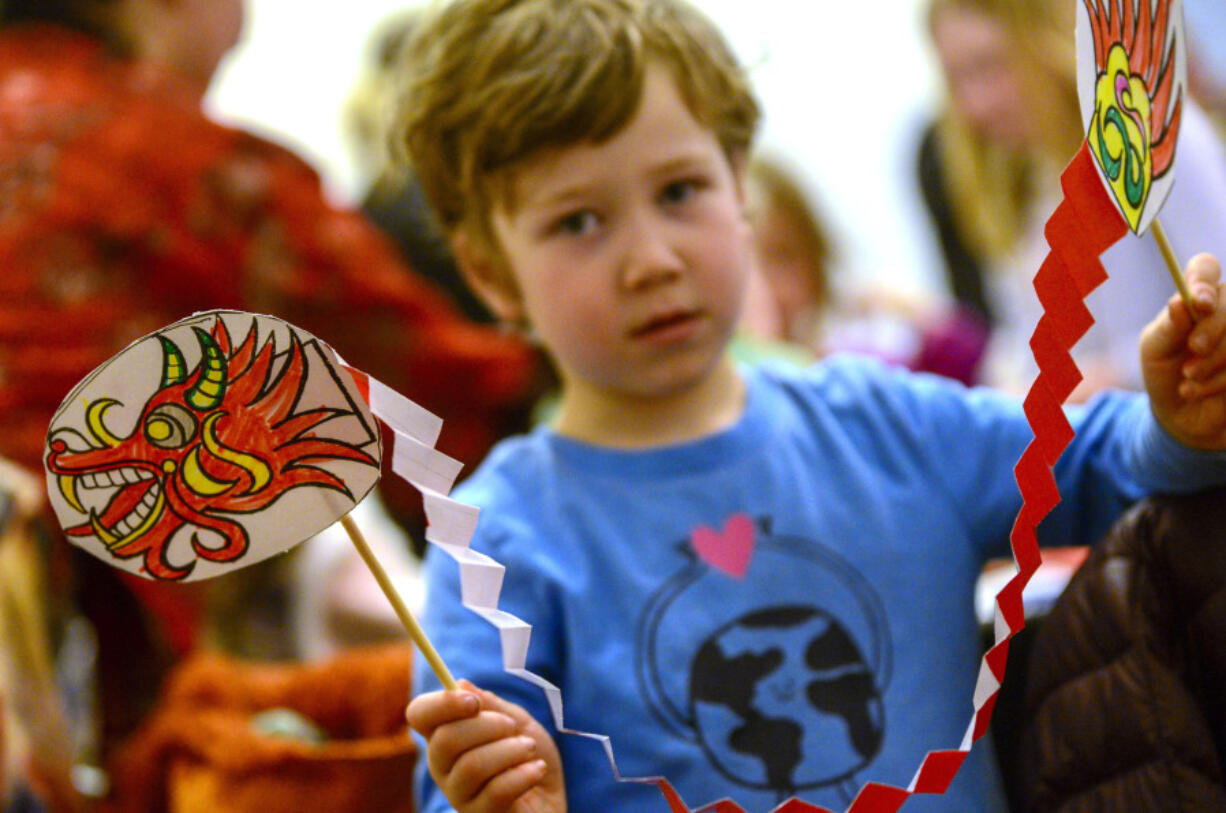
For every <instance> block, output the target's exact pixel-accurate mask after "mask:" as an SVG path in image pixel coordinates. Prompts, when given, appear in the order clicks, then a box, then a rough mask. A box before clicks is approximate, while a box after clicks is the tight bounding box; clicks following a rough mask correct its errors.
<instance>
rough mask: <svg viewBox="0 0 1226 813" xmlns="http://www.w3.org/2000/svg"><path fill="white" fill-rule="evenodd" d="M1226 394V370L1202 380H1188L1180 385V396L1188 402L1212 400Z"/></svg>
mask: <svg viewBox="0 0 1226 813" xmlns="http://www.w3.org/2000/svg"><path fill="white" fill-rule="evenodd" d="M1223 392H1226V370H1218V371H1217V372H1216V373H1215V374H1213V375H1211V376H1209V377H1207V378H1201V379H1195V380H1191V379H1190V380H1186V381H1182V382H1180V384H1179V395H1180V396H1181V397H1183V398H1185V399H1187V400H1192V399H1195V398H1211V397H1213V396H1215V395H1221V394H1222V393H1223Z"/></svg>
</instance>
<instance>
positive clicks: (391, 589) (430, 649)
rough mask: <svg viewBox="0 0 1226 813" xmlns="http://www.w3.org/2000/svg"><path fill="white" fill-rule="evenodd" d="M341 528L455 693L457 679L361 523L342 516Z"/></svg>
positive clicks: (406, 627)
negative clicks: (401, 595)
mask: <svg viewBox="0 0 1226 813" xmlns="http://www.w3.org/2000/svg"><path fill="white" fill-rule="evenodd" d="M341 525H343V526H344V528H345V531H346V533H348V534H349V538H350V539H351V540H353V546H354V547H355V548H357V549H358V553H359V554H360V555H361V557H362V560H363V561H364V562H366V566H367V567H368V568H370V572H371V573H372V574H373V575H374V577H375V581H377V582H378V583H379V587H381V588H382V589H383V594H384V595H385V596H387V600H388V601H390V602H391V603H392V609H393V610H395V611H396V615H397V616H398V617H399V618H400V623H401V624H404V628H405V629H406V630H408V631H409V637H411V638H412V639H413V643H415V644H417V648H418V649H420V650H421V654H423V655H425V656H426V661H427V662H428V663H429V664H430V668H431V669H433V670H434V674H435V675H436V676H437V677H438V679H439V682H440V683H442V684H443V688H444V689H447V690H448V691H452V690H454V689H455V688H456V682H455V678H453V677H452V676H451V672H450V670H448V669H447V664H445V663H443V659H442V658H440V657H439V654H438V652H437V651H436V650H435V649H434V644H432V643H430V639H429V638H427V637H426V633H425V630H423V629H422V628H421V626H420V625H419V624H418V623H417V619H416V618H414V617H413V614H412V613H411V612H409V608H408V607H407V606H406V605H405V603H404V599H402V598H401V597H400V594H399V593H398V592H396V586H395V585H393V584H392V580H391V579H390V578H388V576H387V571H386V570H384V569H383V564H382V563H381V562H380V561H379V558H378V557H377V556H375V552H374V551H372V550H371V549H370V545H368V544H366V537H364V536H362V532H361V530H359V529H358V524H357V523H356V522H354V521H353V517H351V516H349V515H348V514H346V515H345V516H343V517H341Z"/></svg>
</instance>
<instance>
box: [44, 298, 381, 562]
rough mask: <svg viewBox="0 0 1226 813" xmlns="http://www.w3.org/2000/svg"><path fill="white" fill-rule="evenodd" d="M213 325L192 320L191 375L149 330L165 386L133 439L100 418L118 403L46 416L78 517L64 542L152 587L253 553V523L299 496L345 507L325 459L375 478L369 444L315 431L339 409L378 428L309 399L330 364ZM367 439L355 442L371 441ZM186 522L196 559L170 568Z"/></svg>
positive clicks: (345, 490)
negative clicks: (313, 491) (322, 493)
mask: <svg viewBox="0 0 1226 813" xmlns="http://www.w3.org/2000/svg"><path fill="white" fill-rule="evenodd" d="M211 321H212V326H211V330H205V329H203V328H202V327H201V326H200V325H199V324H193V325H190V331H191V333H192V335H194V339H195V343H196V344H197V345H198V348H199V360H198V361H197V363H196V364H195V366H194V367H189V364H188V362H187V361H186V358H185V355H184V351H183V349H182V348H181V347H180V345H179V344H178V343H176V341H174V340H173V339H172V338H170V337H169V336H168V335H167V334H166V333H164V332H163V333H158V334H154V336H155V337H156V341H157V343H158V345H159V346H160V356H161V364H160V368H161V372H160V383H159V384H158V386H157V389H156V391H155V392H153V393H152V395H150V396H149V397H148V398H147V399H146V400H145V401H144V402H143V404H142V405H141V406H140V410H139V414H138V416H137V417H136V419H135V422H134V423H133V424H132V426H131V429H130V430H129V431H127V432H126V433H123V432H121V431H120V430H118V429H117V428H116V425H115V423H114V422H112V421H111V420H110V419H109V417H108V415H109V414H110V413H111V412H112V410H114V409H115V408H116V407H119V406H122V402H121V401H120V399H119V398H116V397H115V396H114V394H113V393H107V392H103V393H89V392H87V391H83V392H81V393H79V394H76V395H77V397H78V398H80V399H81V400H80V403H81V404H82V405H83V413H81V415H80V417H78V418H77V419H76V421H75V422H74V421H71V420H69V421H63V422H59V421H57V422H53V424H52V431H51V433H50V434H49V436H48V443H47V455H46V461H45V462H46V468H47V471H48V477H49V478H54V481H55V490H56V491H58V494H59V495H60V496H61V497H62V499H63V503H64V504H65V507H66V509H70V510H71V511H72V512H75V513H76V515H78V516H79V517H82V518H83V521H80V522H77V523H75V524H73V523H69V522H65V523H64V524H65V530H66V531H67V533H68V534H69V535H70V537H72V538H76V539H80V540H82V541H93V540H96V542H98V543H101V546H102V548H103V550H104V551H105V553H106V554H109V556H110V557H114V558H115V559H120V560H129V559H135V558H136V557H143V558H142V559H141V565H142V567H141V570H142V571H143V572H142V575H147V576H151V577H153V578H157V579H172V580H179V579H184V578H186V577H187V576H188V575H189V574H190V573H191V572H192V570H193V568H194V567H195V565H196V562H197V560H201V559H202V560H207V561H209V562H215V563H233V562H237V561H238V560H239V559H241V558H243V557H244V556H246V555H247V554H248V552H249V548H250V547H251V539H250V532H249V528H248V518H250V517H253V516H255V515H258V514H259V513H260V512H263V511H265V510H266V509H268V508H269V507H270V506H272V505H273V504H274V503H277V502H278V501H279V500H281V499H282V497H284V496H285V495H286V494H287V493H288V492H290V491H291V490H293V489H298V488H300V487H303V486H315V487H318V488H322V489H328V490H332V491H334V492H338V493H339V494H340V495H342V496H343V498H344V499H345V501H346V502H347V503H350V504H352V502H353V501H354V494H353V492H352V490H351V488H350V484H349V483H347V482H346V479H345V478H344V477H342V476H340V475H339V474H338V473H336V472H335V471H332V470H329V469H328V468H325V467H323V465H322V464H326V463H330V462H335V461H351V462H353V463H357V464H359V465H360V466H362V467H369V468H371V469H373V471H374V472H375V476H377V470H378V451H377V449H375V450H374V451H373V453H372V451H370V450H368V449H367V448H362V445H360V444H355V443H354V439H353V438H342V437H329V436H327V435H326V433H325V432H323V431H321V430H323V429H325V427H324V425H325V424H329V423H330V422H332V421H334V420H336V419H337V418H338V417H342V416H345V415H349V416H350V417H357V418H358V419H359V423H362V424H367V425H373V422H370V421H368V420H366V419H365V418H364V417H363V416H361V415H360V414H358V412H357V407H356V405H355V404H354V403H352V402H349V403H344V404H342V405H339V406H338V405H324V404H315V405H312V406H304V405H303V403H302V400H303V398H302V396H303V394H304V392H305V391H306V390H307V381H308V375H309V373H310V372H311V366H312V363H314V364H315V365H319V366H326V365H320V364H319V362H320V359H319V358H317V359H315V360H314V361H313V362H309V361H308V355H307V353H306V351H305V350H304V347H303V343H302V340H301V339H300V337H299V336H298V335H297V333H295V332H294V331H293V330H289V331H288V345H289V347H288V351H287V352H285V353H283V354H280V355H279V354H278V353H277V352H276V342H275V337H274V335H273V334H272V333H271V332H270V333H269V335H267V336H266V337H265V339H264V340H263V342H262V343H261V342H260V341H259V340H257V329H256V328H257V324H256V320H255V319H254V318H253V319H252V321H251V323H250V328H249V330H248V332H247V335H246V338H245V339H244V340H243V342H242V344H241V345H240V346H238V347H237V348H232V346H231V342H230V337H229V332H228V330H227V328H226V325H225V322H224V321H223V320H222V318H221V317H220V316H214V317H213V318H212V320H211ZM180 324H182V323H180ZM180 332H182V331H180ZM139 344H140V343H138V344H137V345H133V348H129V350H132V349H134V348H136V347H137V346H138V345H139ZM127 352H128V351H125V354H126V353H127ZM125 354H121V355H120V356H118V357H116V361H117V362H122V360H123V357H124V355H125ZM148 355H149V354H148V352H146V353H145V354H144V356H145V358H146V359H148ZM146 364H147V362H146ZM330 383H333V384H335V383H336V382H330ZM343 389H344V388H343V387H341V388H339V390H340V391H342V392H343ZM70 398H71V397H70ZM66 403H67V402H66ZM74 423H75V425H74ZM57 424H58V425H57ZM370 439H371V438H370V434H369V433H367V434H365V435H360V440H361V441H366V442H367V443H366V444H365V445H369V441H370ZM375 442H376V443H377V438H376V441H375ZM367 479H369V478H367ZM360 496H361V495H360V494H359V497H360ZM87 497H88V499H86V498H87ZM61 520H63V516H61ZM288 524H289V525H291V526H292V525H293V522H292V521H290V522H289V523H288ZM185 527H189V528H190V529H191V530H190V532H189V535H188V540H189V542H190V551H191V556H190V557H188V561H186V562H182V563H181V564H174V563H173V562H172V557H170V556H169V555H168V551H169V548H170V543H171V541H172V540H173V539H174V538H175V537H176V535H177V534H178V533H179V531H180V530H181V529H183V528H185ZM312 530H317V529H312ZM307 535H309V534H307ZM301 538H305V537H300V538H297V539H294V540H293V541H294V542H298V541H301ZM284 547H288V545H283V546H281V547H280V548H278V549H277V550H274V551H273V552H278V551H279V550H280V549H284ZM95 552H98V553H100V555H101V552H100V551H97V550H95ZM266 555H268V554H264V555H258V556H254V557H252V558H251V561H256V560H258V559H261V558H264V556H266ZM173 558H179V559H183V558H184V557H183V555H182V554H178V555H177V557H173ZM246 563H248V562H244V564H246Z"/></svg>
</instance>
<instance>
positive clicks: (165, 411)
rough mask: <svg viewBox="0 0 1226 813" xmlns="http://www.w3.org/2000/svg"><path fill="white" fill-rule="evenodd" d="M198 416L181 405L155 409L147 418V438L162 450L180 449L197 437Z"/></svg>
mask: <svg viewBox="0 0 1226 813" xmlns="http://www.w3.org/2000/svg"><path fill="white" fill-rule="evenodd" d="M197 426H198V424H197V423H196V416H194V415H192V413H191V412H190V411H189V410H188V409H187V407H184V406H181V405H179V404H162V405H161V406H159V407H154V408H153V410H152V411H151V412H150V413H149V414H148V416H146V417H145V437H147V438H148V439H149V442H150V443H152V444H153V445H154V446H157V447H158V448H161V449H179V448H181V447H183V446H186V445H187V443H188V441H190V440H191V439H192V438H193V437H195V436H196V428H197Z"/></svg>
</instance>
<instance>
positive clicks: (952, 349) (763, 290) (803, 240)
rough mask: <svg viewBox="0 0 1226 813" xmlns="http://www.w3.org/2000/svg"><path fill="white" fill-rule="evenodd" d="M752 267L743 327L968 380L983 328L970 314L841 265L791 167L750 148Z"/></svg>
mask: <svg viewBox="0 0 1226 813" xmlns="http://www.w3.org/2000/svg"><path fill="white" fill-rule="evenodd" d="M746 196H747V208H748V214H749V217H750V221H751V222H752V224H753V227H754V246H755V249H756V255H757V256H756V260H757V271H758V273H757V274H756V275H755V277H754V278H753V279H751V281H750V295H749V297H748V298H747V305H746V315H745V321H744V323H743V324H744V329H745V332H746V333H747V334H748V335H749V336H752V337H755V338H757V339H759V340H766V341H768V342H775V343H780V342H782V343H786V344H789V345H792V346H794V347H798V348H800V349H802V350H803V351H804V352H805V354H806V357H807V358H808V359H810V360H812V359H817V358H820V357H822V356H824V355H827V354H829V353H833V352H858V353H865V354H870V355H873V356H876V357H878V358H882V359H884V360H886V361H889V362H891V363H895V364H900V365H903V366H906V367H909V368H911V369H915V370H924V371H928V372H936V373H940V374H941V375H945V376H948V377H951V378H956V379H958V380H960V381H963V382H967V383H969V382H971V381H972V380H974V378H975V362H976V360H977V355H976V351H977V349H978V348H979V346H980V345H981V343H982V334H983V328H982V326H981V324H980V323H979V321H978V320H976V319H974V318H968V317H967V316H965V315H964V314H962V313H960V312H957V311H951V310H948V309H945V308H943V307H941V306H939V305H936V304H933V303H932V302H930V301H925V300H921V299H919V298H917V297H914V296H904V295H900V294H898V293H896V292H894V291H892V290H889V289H887V288H885V287H883V286H880V285H868V286H865V285H863V284H862V283H861V281H859V280H856V279H849V278H848V272H847V271H846V270H841V269H840V265H839V263H840V260H841V258H840V256H839V254H838V252H837V249H836V246H835V237H834V235H833V231H832V229H831V228H830V226H829V225H828V221H827V218H826V216H825V215H824V214H823V213H822V209H821V207H820V206H819V205H818V204H817V202H816V201H815V199H814V196H813V194H812V192H811V191H810V190H809V189H807V188H806V186H805V184H804V182H803V179H802V177H801V174H800V172H799V171H798V170H797V169H796V168H795V167H793V166H792V165H791V164H790V163H789V162H787V161H786V160H785V159H783V158H782V157H781V156H778V155H773V154H767V153H759V154H757V155H755V156H754V157H753V159H752V160H751V161H750V163H749V167H748V171H747V174H746Z"/></svg>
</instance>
